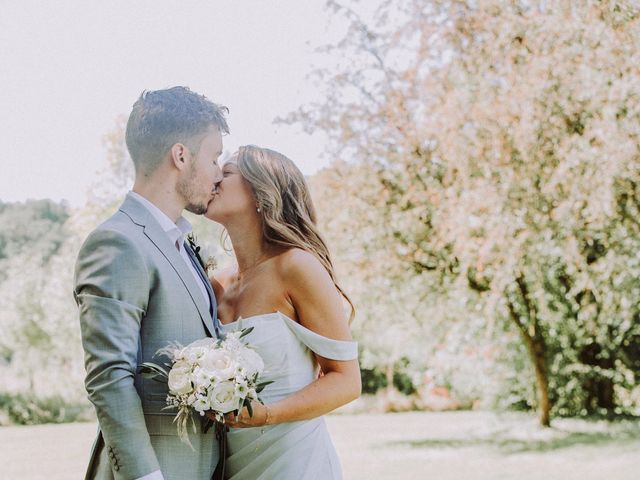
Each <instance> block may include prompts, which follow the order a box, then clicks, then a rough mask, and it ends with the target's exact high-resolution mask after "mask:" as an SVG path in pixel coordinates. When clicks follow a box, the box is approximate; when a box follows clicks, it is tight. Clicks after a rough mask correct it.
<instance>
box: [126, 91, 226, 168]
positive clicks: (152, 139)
mask: <svg viewBox="0 0 640 480" xmlns="http://www.w3.org/2000/svg"><path fill="white" fill-rule="evenodd" d="M227 113H229V109H228V108H227V107H224V106H222V105H217V104H215V103H213V102H212V101H210V100H209V99H207V98H206V97H205V96H204V95H200V94H198V93H195V92H192V91H191V90H189V88H187V87H173V88H168V89H166V90H151V91H144V92H142V94H141V95H140V98H138V100H137V101H136V103H134V104H133V109H132V111H131V114H130V115H129V120H128V121H127V129H126V132H125V139H126V142H127V149H128V150H129V154H130V155H131V159H132V160H133V164H134V165H135V168H136V173H143V174H149V173H152V172H153V171H154V170H155V169H156V168H157V167H158V166H159V165H160V163H161V161H162V159H163V158H164V157H165V155H166V154H167V152H168V151H169V149H170V148H171V147H172V146H173V145H175V144H176V143H183V144H185V145H186V146H188V147H189V149H190V150H191V151H192V153H193V154H194V155H195V154H196V153H197V151H198V149H199V148H200V142H201V141H202V139H203V138H204V135H203V134H205V133H206V132H207V130H208V129H209V128H210V127H211V126H215V127H217V128H218V130H220V133H229V126H228V125H227V120H226V118H225V114H227Z"/></svg>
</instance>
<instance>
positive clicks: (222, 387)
mask: <svg viewBox="0 0 640 480" xmlns="http://www.w3.org/2000/svg"><path fill="white" fill-rule="evenodd" d="M238 400H239V399H238V397H237V396H236V389H235V385H234V383H233V382H220V383H218V384H217V385H216V386H215V387H213V389H211V391H210V392H209V405H210V406H211V409H212V410H216V411H217V412H221V413H229V412H232V411H233V410H235V409H236V408H238Z"/></svg>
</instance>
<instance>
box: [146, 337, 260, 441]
mask: <svg viewBox="0 0 640 480" xmlns="http://www.w3.org/2000/svg"><path fill="white" fill-rule="evenodd" d="M251 330H253V327H252V328H245V329H243V330H239V331H236V332H230V333H227V334H226V335H225V337H224V338H223V339H215V338H204V339H202V340H196V341H195V342H193V343H191V344H189V345H187V346H186V347H182V346H181V345H179V344H172V345H169V346H168V347H164V348H162V349H160V350H159V351H158V354H159V355H164V356H167V357H168V358H169V360H170V363H166V364H164V366H162V365H158V364H156V363H151V362H145V363H143V364H142V365H140V367H139V370H140V372H141V373H142V374H143V375H144V376H147V377H151V378H154V379H156V380H159V381H162V382H166V383H167V384H168V386H169V394H168V395H167V407H166V408H168V409H173V408H177V409H178V413H177V414H176V417H175V419H174V422H175V423H176V424H177V429H178V435H179V436H180V438H181V440H182V441H183V442H185V443H187V444H189V445H191V442H189V436H188V432H187V426H188V422H189V420H191V423H192V425H193V429H194V432H195V428H196V427H195V422H194V421H193V418H192V413H193V411H194V410H195V411H196V412H198V413H199V414H200V415H201V416H204V415H205V413H207V412H210V413H213V414H214V415H215V418H216V420H217V421H218V422H219V423H221V424H222V423H224V415H225V414H227V413H230V412H235V413H236V414H237V413H238V412H239V411H240V410H241V409H242V408H243V407H245V406H246V407H247V409H248V410H249V414H250V415H253V411H252V408H251V400H257V401H260V399H259V398H258V393H260V392H261V391H262V389H263V388H264V387H265V386H266V385H268V384H269V383H271V382H263V383H258V379H259V378H260V375H261V374H262V371H263V370H264V362H263V361H262V358H261V357H260V355H258V354H257V353H256V352H255V351H254V350H253V349H252V348H251V347H250V346H249V345H247V344H245V343H244V342H243V341H242V338H243V337H245V336H246V335H248V334H249V333H250V332H251ZM165 367H169V370H167V369H166V368H165ZM209 426H211V425H210V424H209V425H208V427H209Z"/></svg>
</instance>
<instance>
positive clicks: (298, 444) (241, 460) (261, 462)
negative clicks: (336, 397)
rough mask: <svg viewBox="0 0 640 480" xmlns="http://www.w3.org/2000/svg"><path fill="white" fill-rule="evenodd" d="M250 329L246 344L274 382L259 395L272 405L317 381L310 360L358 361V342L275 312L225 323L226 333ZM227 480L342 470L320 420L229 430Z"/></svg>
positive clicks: (284, 478) (289, 478) (325, 475)
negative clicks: (324, 333) (333, 336)
mask: <svg viewBox="0 0 640 480" xmlns="http://www.w3.org/2000/svg"><path fill="white" fill-rule="evenodd" d="M248 327H254V329H253V331H252V332H251V333H250V334H249V335H248V336H246V337H245V339H246V341H247V342H248V343H249V344H250V345H251V346H253V347H255V350H256V351H257V352H258V353H259V354H260V356H261V357H262V359H263V360H264V364H265V370H264V373H263V374H262V377H261V381H273V383H272V384H270V385H268V386H267V387H265V389H264V390H263V391H262V392H261V393H260V398H261V399H262V400H263V401H264V402H265V403H266V404H269V403H273V402H277V401H278V400H281V399H283V398H285V397H288V396H289V395H291V394H292V393H295V392H296V391H298V390H300V389H302V388H304V387H305V386H306V385H308V384H310V383H311V382H313V381H314V380H315V379H316V378H317V377H318V372H319V367H318V364H317V362H316V360H315V358H314V356H313V352H315V353H317V354H318V355H320V356H322V357H325V358H330V359H333V360H353V359H355V358H357V355H358V347H357V343H356V342H352V341H338V340H332V339H329V338H326V337H323V336H321V335H318V334H317V333H315V332H313V331H311V330H309V329H307V328H305V327H303V326H302V325H300V324H299V323H297V322H295V321H294V320H292V319H290V318H289V317H287V316H286V315H284V314H282V313H280V312H276V313H269V314H263V315H256V316H252V317H248V318H245V319H241V320H238V321H236V322H233V323H229V324H227V325H223V326H222V328H223V330H224V331H226V332H229V331H233V330H236V329H240V328H248ZM227 435H228V457H227V465H226V475H227V478H229V479H231V480H257V479H260V480H267V479H278V480H313V479H317V480H335V479H341V478H342V469H341V467H340V461H339V459H338V456H337V454H336V451H335V449H334V447H333V444H332V443H331V438H330V437H329V432H328V430H327V426H326V424H325V421H324V418H323V417H318V418H314V419H312V420H305V421H300V422H289V423H281V424H277V425H268V426H265V427H254V428H237V429H231V431H230V432H229V433H228V434H227Z"/></svg>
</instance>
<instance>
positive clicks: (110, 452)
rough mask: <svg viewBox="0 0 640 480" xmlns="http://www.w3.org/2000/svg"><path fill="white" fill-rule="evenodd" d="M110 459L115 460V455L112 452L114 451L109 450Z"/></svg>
mask: <svg viewBox="0 0 640 480" xmlns="http://www.w3.org/2000/svg"><path fill="white" fill-rule="evenodd" d="M109 457H110V458H113V457H114V455H113V451H112V450H109Z"/></svg>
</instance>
